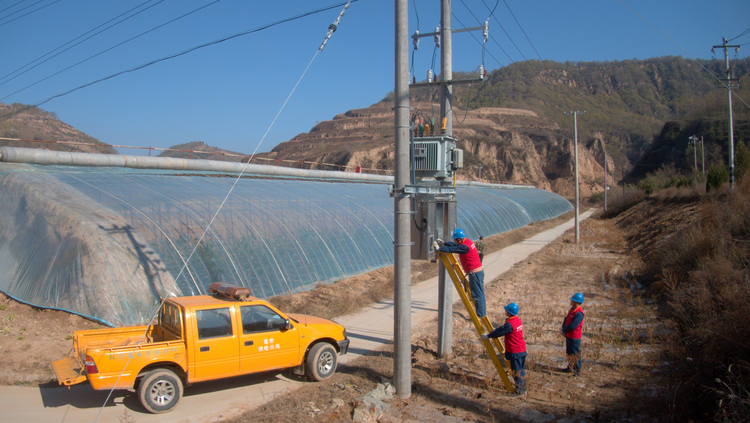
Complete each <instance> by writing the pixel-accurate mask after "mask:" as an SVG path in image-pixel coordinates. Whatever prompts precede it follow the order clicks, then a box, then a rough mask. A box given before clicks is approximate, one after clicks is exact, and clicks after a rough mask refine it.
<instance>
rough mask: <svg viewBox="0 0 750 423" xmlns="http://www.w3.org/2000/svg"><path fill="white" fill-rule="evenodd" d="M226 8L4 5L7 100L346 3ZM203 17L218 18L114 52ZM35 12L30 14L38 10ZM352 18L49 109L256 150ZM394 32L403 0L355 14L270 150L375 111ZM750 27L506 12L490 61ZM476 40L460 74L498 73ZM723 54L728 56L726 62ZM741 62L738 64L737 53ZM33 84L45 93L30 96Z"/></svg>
mask: <svg viewBox="0 0 750 423" xmlns="http://www.w3.org/2000/svg"><path fill="white" fill-rule="evenodd" d="M213 2H214V0H151V1H147V0H117V1H100V0H41V1H39V0H25V1H20V2H19V0H0V40H2V41H0V57H1V58H2V60H0V98H2V99H0V102H3V103H6V104H9V103H14V102H18V103H24V104H38V103H40V102H42V101H45V100H47V99H49V98H51V97H54V96H57V95H59V94H62V93H64V92H67V91H69V90H71V89H73V88H76V87H79V86H82V85H85V84H88V83H91V82H93V81H96V80H98V79H101V78H105V77H107V76H110V75H113V74H116V73H118V72H121V71H124V70H128V69H131V68H134V67H137V66H140V65H143V64H146V63H148V62H151V61H154V60H157V59H161V58H164V57H167V56H170V55H173V54H175V53H179V52H182V51H185V50H188V49H191V48H193V47H196V46H199V45H202V44H204V43H209V42H212V41H216V40H219V39H222V38H225V37H228V36H232V35H235V34H239V33H242V32H246V31H250V30H253V29H257V28H260V27H262V26H265V25H268V24H271V23H274V22H278V21H282V20H285V19H288V18H291V17H294V16H298V15H302V14H305V13H307V12H312V11H315V10H318V9H322V8H325V7H328V6H333V5H336V4H338V3H339V2H338V1H334V0H320V1H318V0H286V1H268V0H261V1H242V0H221V1H218V2H215V3H213ZM212 3H213V4H212ZM506 3H507V6H506ZM495 4H496V0H453V6H452V7H453V13H454V14H455V18H454V19H453V28H454V29H458V28H462V27H464V26H477V25H479V23H478V21H477V19H478V20H479V21H482V22H483V21H484V20H485V19H487V18H488V16H489V9H491V8H494V7H495ZM139 5H141V7H140V9H136V10H141V9H145V8H148V7H150V8H148V9H147V10H144V11H143V12H141V13H139V14H137V15H135V16H133V17H132V18H130V19H128V20H126V21H124V22H122V23H120V24H118V25H117V26H114V27H113V28H111V29H109V30H107V31H105V32H103V33H101V34H99V35H97V36H95V37H92V38H91V39H89V40H86V41H84V42H82V43H80V44H79V45H77V46H75V47H72V48H70V49H69V50H68V51H66V52H64V53H61V54H59V55H58V56H56V57H54V58H51V59H50V60H48V61H47V62H45V63H42V64H40V65H38V66H37V67H35V68H33V69H31V70H28V71H27V72H25V73H23V74H21V75H18V73H17V72H14V71H16V70H17V69H19V68H21V67H23V66H24V65H26V64H27V63H29V62H32V61H33V60H35V59H37V58H39V57H40V56H42V55H44V54H46V53H48V52H49V51H51V50H54V49H56V48H58V47H59V46H61V45H63V44H65V43H67V42H68V41H70V40H73V39H75V38H76V37H79V36H80V35H82V34H84V33H86V32H87V31H89V30H92V29H93V28H95V27H97V26H99V25H102V24H104V23H105V22H107V21H109V20H111V19H114V18H115V17H117V16H118V15H121V14H122V13H125V12H126V11H128V10H130V9H132V8H135V7H137V6H139ZM206 5H208V6H206ZM625 5H627V7H626V6H625ZM43 6H45V7H43ZM202 6H206V7H205V8H203V9H201V10H199V11H197V12H195V13H193V14H190V15H189V16H186V17H184V18H181V19H179V20H177V21H175V22H172V23H170V24H167V25H165V26H163V27H161V28H159V29H155V30H153V31H152V32H149V33H148V34H146V35H143V36H141V37H138V38H136V39H134V40H133V41H130V42H127V43H125V44H123V45H121V46H119V47H116V48H112V47H113V46H115V45H117V44H119V43H122V42H123V41H125V40H127V39H129V38H132V37H134V36H136V35H138V34H140V33H142V32H145V31H148V30H150V29H152V28H154V27H157V26H159V25H162V24H164V23H166V22H168V21H170V20H172V19H175V18H177V17H179V16H181V15H183V14H186V13H188V12H190V11H193V10H195V9H198V8H200V7H202ZM25 7H28V8H27V9H25V10H22V9H23V8H25ZM628 7H629V8H630V9H633V10H634V11H635V12H636V13H637V14H639V15H640V16H642V17H643V18H644V19H646V20H648V21H649V22H650V23H651V24H652V25H653V26H654V27H655V28H656V29H654V28H653V27H652V26H650V25H649V24H647V23H646V22H644V21H643V20H642V19H641V18H640V17H638V16H637V15H636V14H635V13H633V12H632V11H631V10H629V9H628ZM39 8H41V9H39ZM415 8H416V13H415ZM509 8H510V10H511V11H512V13H513V15H515V18H516V19H517V20H518V22H519V23H520V25H521V27H522V28H523V31H522V30H521V27H519V25H518V23H516V20H515V19H514V17H513V16H512V15H511V13H510V12H509ZM36 9H39V10H36ZM341 9H342V7H335V8H333V9H330V10H327V11H323V12H320V13H315V14H311V15H309V16H306V17H302V18H300V19H296V20H293V21H290V22H287V23H283V24H279V25H276V26H273V27H271V28H268V29H265V30H261V31H258V32H255V33H251V34H248V35H244V36H239V37H236V38H234V39H231V40H228V41H225V42H222V43H218V44H215V45H212V46H208V47H205V48H201V49H198V50H195V51H192V52H190V53H187V54H184V55H182V56H179V57H176V58H174V59H170V60H165V61H161V62H158V63H155V64H153V65H151V66H148V67H146V68H143V69H140V70H137V71H134V72H129V73H125V74H122V75H119V76H116V77H114V78H111V79H108V80H105V81H103V82H100V83H97V84H94V85H91V86H88V87H85V88H82V89H79V90H77V91H74V92H72V93H70V94H67V95H64V96H61V97H58V98H54V99H53V100H50V101H48V102H46V103H44V104H42V105H40V107H41V108H43V109H45V110H49V111H53V112H55V113H56V114H57V115H58V117H59V118H60V119H61V120H62V121H64V122H66V123H68V124H70V125H72V126H73V127H75V128H76V129H78V130H81V131H83V132H85V133H86V134H88V135H90V136H93V137H95V138H98V139H99V140H101V141H102V142H106V143H108V144H119V145H132V146H144V147H145V146H153V147H169V146H172V145H174V144H179V143H184V142H189V141H205V142H206V143H207V144H209V145H213V146H217V147H220V148H225V149H229V150H234V151H239V152H242V153H251V152H253V151H254V150H255V149H256V147H258V145H259V142H260V141H261V139H262V138H263V136H264V134H265V133H266V131H267V130H268V128H269V126H270V125H271V123H272V122H273V120H274V118H275V116H276V114H277V113H278V112H279V110H280V108H281V107H282V105H283V104H284V102H285V101H286V99H287V97H288V96H289V94H290V92H291V91H292V89H293V88H294V86H295V84H297V81H298V80H299V78H300V76H301V75H302V73H303V72H304V71H305V68H306V67H307V66H308V64H309V63H310V61H311V59H312V58H313V56H314V55H315V52H316V50H317V48H318V47H319V46H320V44H321V42H322V41H323V38H324V36H325V33H326V31H327V29H328V26H329V25H330V24H331V23H332V22H333V21H334V19H335V18H336V16H338V14H339V12H340V11H341ZM34 10H36V11H34ZM32 11H33V12H32ZM439 11H440V3H439V1H438V0H410V1H409V27H410V30H409V32H410V33H413V32H414V31H415V30H416V29H419V30H420V32H421V33H426V32H432V31H433V30H434V28H435V27H436V26H437V25H438V24H439ZM28 12H32V13H28ZM26 13H28V14H27V15H26V16H23V15H24V14H26ZM417 17H418V21H417ZM475 17H476V18H475ZM393 22H394V2H393V1H390V0H359V1H357V2H354V3H352V5H351V7H350V8H349V10H348V11H347V12H346V15H345V16H344V17H343V18H342V21H341V23H340V25H339V27H338V30H337V31H336V33H335V34H333V37H332V38H331V39H330V41H329V42H328V45H327V47H326V48H325V49H324V50H323V52H321V53H320V54H318V56H317V57H316V58H315V60H314V61H313V62H312V64H311V66H310V67H309V69H308V71H307V73H306V74H305V76H304V78H303V79H302V80H301V82H300V83H299V86H298V87H297V89H296V91H295V93H294V94H293V95H292V96H291V98H289V101H288V103H287V105H286V107H285V108H284V110H283V112H282V113H281V114H280V115H279V117H278V120H277V121H276V123H275V124H274V125H273V127H272V128H271V130H270V131H269V132H268V135H267V136H266V138H265V140H264V141H263V143H262V144H261V145H260V147H259V148H258V151H259V152H266V151H270V150H271V149H272V148H273V147H274V146H275V145H277V144H278V143H280V142H283V141H287V140H289V139H291V138H292V137H294V136H295V135H297V134H299V133H303V132H308V131H309V130H310V129H311V128H312V127H313V126H314V125H315V124H316V123H317V122H319V121H324V120H329V119H332V118H333V117H334V116H335V115H336V114H339V113H343V112H345V111H347V110H350V109H356V108H365V107H368V106H370V105H371V104H373V103H376V102H378V101H380V100H382V99H383V98H384V97H385V95H386V94H388V92H390V91H392V90H393V85H394V59H393V56H394V23H393ZM417 22H419V26H417ZM498 22H499V25H498ZM501 26H502V27H501ZM748 28H750V1H747V0H717V1H711V2H709V1H697V0H622V2H621V1H618V0H570V1H563V0H505V1H503V0H500V1H499V3H498V4H497V8H496V9H495V13H494V16H493V18H490V35H491V36H492V38H491V39H490V40H489V42H488V43H487V50H486V51H487V52H486V54H485V59H484V64H485V67H487V68H488V70H489V71H492V70H494V69H497V68H500V67H502V66H507V65H508V64H510V63H511V61H523V60H526V59H539V57H541V58H542V59H544V60H554V61H558V62H565V61H573V62H576V61H615V60H627V59H647V58H651V57H658V56H678V55H681V56H683V57H693V58H702V59H709V58H711V57H713V55H712V53H711V47H712V46H713V45H715V44H721V41H722V37H727V38H730V39H731V38H733V37H736V36H738V35H740V34H742V33H743V32H744V31H746V30H747V29H748ZM657 29H658V31H661V32H662V33H664V34H665V35H666V36H667V37H669V38H670V39H671V40H672V41H673V42H674V43H676V44H678V45H679V46H680V47H681V48H682V49H684V51H683V50H681V49H680V48H678V47H677V46H675V44H673V43H672V42H671V41H669V40H668V39H666V38H665V37H664V36H663V35H661V34H660V33H659V32H657ZM506 32H507V35H506ZM524 32H525V35H524ZM475 36H476V40H479V39H481V35H480V34H479V33H475ZM527 37H528V39H527ZM476 40H475V39H474V38H473V37H472V36H471V35H469V33H460V34H455V35H454V37H453V52H454V59H453V69H454V71H458V70H464V71H470V70H474V69H476V68H477V67H478V66H479V65H480V64H481V63H482V48H481V45H480V44H479V43H478V42H477V41H476ZM529 40H530V41H531V43H530V42H529ZM532 43H533V46H532ZM730 44H743V45H744V46H743V47H742V48H740V52H739V55H738V57H741V58H744V57H747V56H748V54H750V33H748V34H746V35H743V36H741V37H739V38H737V39H735V40H734V41H732V42H730ZM433 46H434V43H433V42H432V40H431V39H429V38H424V39H422V40H421V42H420V46H419V47H420V48H419V50H417V51H416V53H415V60H414V74H415V76H416V78H417V79H418V80H419V79H423V78H424V77H425V75H426V73H427V70H428V69H429V68H430V67H431V62H432V55H433V49H434V48H433ZM110 48H112V49H111V50H109V51H107V52H105V53H102V54H100V55H98V56H97V57H94V58H92V59H90V60H87V61H86V62H84V63H81V64H79V65H77V66H74V67H72V68H71V69H68V70H66V71H64V72H61V73H60V74H58V75H55V76H52V77H50V78H49V79H46V80H44V81H41V80H42V79H44V78H47V77H49V76H50V75H52V74H54V73H56V72H59V71H61V70H63V69H65V68H67V67H69V66H71V65H74V64H76V63H77V62H80V61H82V60H84V59H86V58H88V57H90V56H92V55H95V54H97V53H100V52H102V51H104V50H106V49H110ZM501 48H502V50H501ZM535 49H536V50H535ZM503 50H504V51H503ZM410 54H411V53H410ZM436 57H437V58H436V62H437V65H436V68H437V69H436V71H439V61H440V59H439V57H440V54H439V51H438V52H437V56H436ZM716 57H717V58H722V59H723V55H721V54H720V53H719V52H717V53H716ZM730 57H731V58H734V57H735V53H734V51H732V52H731V56H730ZM23 69H26V68H23ZM11 78H12V79H11ZM39 81H41V82H39ZM35 83H36V84H35ZM31 84H35V85H33V86H31V87H29V88H26V89H24V88H25V87H27V86H29V85H31ZM19 90H21V91H20V92H17V93H15V92H16V91H19ZM13 93H15V94H13ZM119 150H120V151H121V152H123V153H125V154H143V153H139V152H138V151H137V150H128V149H119Z"/></svg>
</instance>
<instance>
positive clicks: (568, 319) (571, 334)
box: [563, 306, 583, 339]
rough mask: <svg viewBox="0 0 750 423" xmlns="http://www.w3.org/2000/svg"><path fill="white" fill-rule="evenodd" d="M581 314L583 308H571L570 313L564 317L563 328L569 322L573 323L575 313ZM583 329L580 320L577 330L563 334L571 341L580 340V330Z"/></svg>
mask: <svg viewBox="0 0 750 423" xmlns="http://www.w3.org/2000/svg"><path fill="white" fill-rule="evenodd" d="M579 312H580V313H581V314H583V308H582V307H581V306H578V307H576V308H573V307H571V308H570V311H569V312H568V315H567V316H566V317H565V324H564V325H563V326H568V325H569V324H570V322H572V321H573V317H574V316H575V315H576V313H579ZM582 327H583V319H582V320H581V324H580V325H578V327H577V328H575V329H574V330H572V331H570V332H566V333H565V337H566V338H571V339H581V328H582Z"/></svg>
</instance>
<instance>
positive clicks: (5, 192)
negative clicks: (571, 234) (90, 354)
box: [0, 151, 572, 326]
mask: <svg viewBox="0 0 750 423" xmlns="http://www.w3.org/2000/svg"><path fill="white" fill-rule="evenodd" d="M0 154H2V151H0ZM7 158H8V152H7V151H5V154H4V156H2V157H0V160H2V162H0V265H1V266H2V268H3V269H4V272H3V273H2V274H0V290H1V291H3V292H4V293H6V294H7V295H9V296H11V297H13V298H15V299H17V300H19V301H22V302H25V303H28V304H32V305H35V306H40V307H48V308H55V309H62V310H68V311H71V312H74V313H77V314H80V315H83V316H87V317H91V318H94V319H98V320H100V321H102V322H104V323H107V324H110V325H115V326H123V325H131V324H137V323H142V322H144V321H147V320H148V319H149V318H150V317H151V315H152V313H153V311H154V307H155V304H156V302H157V301H158V298H159V297H163V296H168V295H199V294H205V293H207V287H208V286H209V285H210V284H211V283H212V282H216V281H222V282H226V283H230V284H233V285H243V286H246V287H248V288H249V289H250V290H251V291H252V293H253V295H255V296H257V297H260V298H269V297H272V296H275V295H280V294H288V293H293V292H299V291H304V290H309V289H312V288H314V287H315V286H316V285H318V284H320V283H333V282H335V281H338V280H341V279H343V278H346V277H349V276H352V275H356V274H359V273H363V272H368V271H371V270H374V269H378V268H381V267H384V266H389V265H392V264H393V207H394V206H393V199H392V198H391V197H390V195H389V186H390V184H389V183H388V182H387V181H388V179H389V178H387V177H381V178H380V180H377V178H372V179H373V180H364V179H363V180H356V179H347V178H350V176H348V175H351V174H343V172H322V171H307V173H305V176H304V177H291V176H279V175H268V174H267V173H268V172H267V171H264V172H266V174H263V172H261V171H260V169H259V168H258V169H252V168H251V165H248V166H246V168H248V169H247V171H246V172H244V174H243V175H242V177H241V178H237V173H232V172H222V171H206V170H176V169H172V170H154V169H145V168H134V167H128V166H125V167H123V166H121V167H91V166H89V167H85V166H84V167H82V166H62V165H59V164H57V165H42V164H28V163H9V162H7ZM60 162H61V161H60V160H56V161H55V163H60ZM219 163H220V162H219ZM207 165H211V166H213V164H207ZM235 165H237V166H242V165H240V164H235ZM254 166H258V165H254ZM263 167H265V166H263ZM274 172H275V170H274ZM315 172H318V173H315ZM324 173H327V175H324ZM332 174H333V175H332ZM316 175H318V176H320V177H315V176H316ZM344 175H347V176H344ZM391 184H392V182H391ZM456 198H457V205H458V206H457V209H458V213H457V221H458V226H459V227H461V228H463V229H464V231H465V232H466V234H467V236H468V237H469V238H470V239H477V238H478V237H479V236H480V235H483V236H485V237H487V236H490V235H494V234H498V233H502V232H505V231H509V230H512V229H516V228H520V227H523V226H525V225H528V224H530V223H532V222H537V221H542V220H547V219H550V218H553V217H556V216H559V215H560V214H563V213H565V212H568V211H570V210H572V207H571V205H570V202H568V201H567V200H565V199H564V198H562V197H560V196H558V195H556V194H553V193H550V192H547V191H544V190H539V189H535V188H533V187H513V186H502V185H489V184H475V185H468V184H466V185H458V186H457V195H456ZM217 211H218V213H217ZM199 240H201V241H200V243H199V242H198V241H199ZM196 245H197V248H196Z"/></svg>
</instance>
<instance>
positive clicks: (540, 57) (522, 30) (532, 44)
mask: <svg viewBox="0 0 750 423" xmlns="http://www.w3.org/2000/svg"><path fill="white" fill-rule="evenodd" d="M482 2H484V0H482ZM503 3H505V7H507V8H508V12H510V15H511V16H513V20H515V21H516V23H517V24H518V27H519V28H521V32H523V35H524V37H526V40H527V41H528V42H529V44H531V48H533V49H534V52H535V53H536V55H537V57H539V60H542V56H541V55H540V54H539V52H538V51H536V47H534V43H532V42H531V39H530V38H529V36H528V35H526V31H524V29H523V27H522V26H521V22H518V19H517V18H516V15H515V14H514V13H513V11H512V10H510V6H508V2H507V1H505V0H503ZM485 4H486V3H485Z"/></svg>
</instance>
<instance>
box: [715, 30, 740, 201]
mask: <svg viewBox="0 0 750 423" xmlns="http://www.w3.org/2000/svg"><path fill="white" fill-rule="evenodd" d="M722 40H723V41H724V43H723V44H721V45H718V46H713V47H712V48H711V52H712V53H713V52H715V51H716V49H717V48H723V49H724V61H725V62H726V65H727V75H726V77H725V78H719V81H721V82H722V83H723V84H724V86H726V87H727V93H728V97H729V189H730V190H733V189H734V123H733V122H732V88H739V87H740V84H739V81H740V79H739V78H732V71H731V70H730V69H729V53H728V52H727V49H730V48H734V49H735V51H736V52H739V51H740V46H739V45H734V46H730V45H727V39H726V38H725V37H722Z"/></svg>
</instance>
